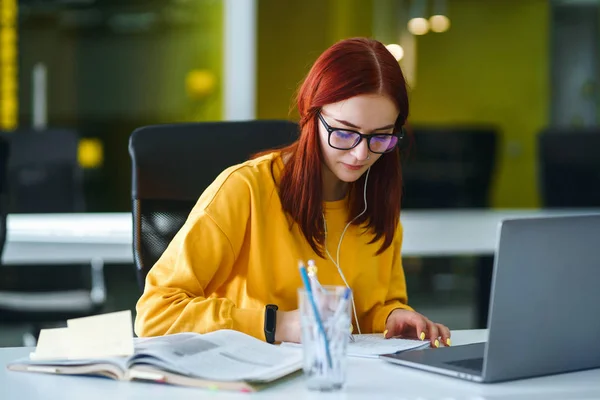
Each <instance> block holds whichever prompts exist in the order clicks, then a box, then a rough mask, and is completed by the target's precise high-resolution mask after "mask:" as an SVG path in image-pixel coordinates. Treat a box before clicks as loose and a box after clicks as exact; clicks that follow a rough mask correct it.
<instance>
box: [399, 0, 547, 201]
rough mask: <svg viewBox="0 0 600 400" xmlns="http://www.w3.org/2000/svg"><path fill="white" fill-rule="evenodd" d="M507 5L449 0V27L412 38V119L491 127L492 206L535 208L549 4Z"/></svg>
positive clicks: (533, 0) (531, 1) (544, 102)
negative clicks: (494, 154) (496, 149)
mask: <svg viewBox="0 0 600 400" xmlns="http://www.w3.org/2000/svg"><path fill="white" fill-rule="evenodd" d="M507 3H508V2H505V1H480V0H454V1H451V2H450V5H449V7H450V8H449V9H450V11H449V14H450V17H451V21H452V27H451V29H450V30H449V31H448V32H446V33H444V34H427V35H424V36H422V37H419V38H418V39H417V63H418V64H417V76H416V84H415V86H414V88H413V90H412V93H411V121H412V122H413V123H415V124H416V123H429V124H463V123H492V124H495V125H496V126H498V128H499V129H500V131H501V134H502V149H501V151H500V159H499V165H498V168H499V174H498V176H497V180H496V184H495V188H494V195H493V204H494V205H495V206H497V207H535V206H538V204H539V198H538V191H537V190H538V189H537V178H536V174H537V170H536V166H535V160H536V157H537V152H536V135H537V133H538V132H539V131H540V130H541V129H542V128H543V127H545V126H546V125H547V122H548V120H549V116H548V109H549V96H550V92H549V79H550V78H549V50H548V48H549V5H548V2H547V1H545V0H527V1H511V2H510V6H508V4H507Z"/></svg>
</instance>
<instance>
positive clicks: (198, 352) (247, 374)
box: [8, 330, 302, 391]
mask: <svg viewBox="0 0 600 400" xmlns="http://www.w3.org/2000/svg"><path fill="white" fill-rule="evenodd" d="M301 368H302V354H301V352H297V351H295V350H293V349H289V348H284V347H280V346H273V345H270V344H268V343H265V342H262V341H260V340H258V339H256V338H254V337H252V336H249V335H246V334H244V333H241V332H237V331H233V330H219V331H215V332H210V333H206V334H197V333H178V334H173V335H167V336H159V337H153V338H136V339H134V352H133V355H131V356H125V357H104V358H102V357H100V358H89V359H72V358H63V359H38V358H37V357H35V355H34V354H32V357H29V358H23V359H20V360H16V361H14V362H11V363H9V364H8V369H9V370H13V371H25V372H42V373H53V374H68V375H99V376H105V377H108V378H113V379H119V380H136V379H139V380H150V381H155V382H162V383H168V384H174V385H183V386H195V387H204V388H209V389H225V390H239V391H255V390H258V389H260V388H261V387H263V386H265V385H266V384H267V383H270V382H273V381H275V380H277V379H279V378H282V377H284V376H287V375H289V374H291V373H293V372H295V371H298V370H300V369H301Z"/></svg>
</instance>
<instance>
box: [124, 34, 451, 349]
mask: <svg viewBox="0 0 600 400" xmlns="http://www.w3.org/2000/svg"><path fill="white" fill-rule="evenodd" d="M297 104H298V111H299V113H300V122H299V125H300V137H299V139H298V140H297V141H296V142H295V143H294V144H292V145H291V146H289V147H287V148H284V149H282V150H279V151H268V152H266V153H263V154H262V155H260V156H258V157H257V158H254V159H253V160H250V161H248V162H245V163H243V164H240V165H236V166H233V167H231V168H228V169H227V170H225V171H224V172H223V173H221V175H220V176H219V177H217V179H216V180H215V181H214V182H213V183H212V184H211V185H210V186H209V187H208V188H207V189H206V191H205V192H204V193H203V194H202V195H201V196H200V198H199V200H198V202H197V204H196V205H195V207H194V209H193V210H192V212H191V213H190V215H189V217H188V219H187V221H186V223H185V225H184V226H183V228H182V229H181V230H180V231H179V233H178V234H177V235H176V236H175V238H174V239H173V241H172V243H171V244H170V245H169V247H168V248H167V250H166V251H165V253H164V254H163V255H162V257H161V258H160V259H159V260H158V262H157V263H156V265H154V267H153V268H152V269H151V271H150V273H149V274H148V276H147V279H146V285H145V290H144V293H143V295H142V296H141V298H140V299H139V301H138V304H137V318H136V322H135V329H136V333H137V334H138V335H139V336H156V335H163V334H167V333H175V332H184V331H192V332H200V333H203V332H209V331H213V330H216V329H236V330H239V331H242V332H245V333H247V334H250V335H252V336H255V337H257V338H259V339H262V340H267V341H269V342H273V341H293V342H299V341H300V321H299V314H298V311H297V289H298V288H299V287H301V286H302V281H301V278H300V274H299V272H298V260H308V259H314V260H315V261H316V264H317V267H318V277H319V280H320V281H321V283H322V284H324V285H325V284H326V285H346V286H348V287H350V288H351V289H352V291H353V309H354V321H353V329H354V332H355V333H356V332H362V333H367V332H384V335H385V336H386V337H392V336H403V337H411V338H419V339H421V340H425V339H427V340H429V341H430V342H431V346H433V347H439V346H440V345H442V344H443V345H446V346H449V345H450V331H449V330H448V328H447V327H445V326H443V325H441V324H436V323H434V322H432V321H430V320H428V319H427V318H426V317H425V316H423V315H421V314H419V313H417V312H415V311H414V310H413V309H412V308H411V307H409V306H408V304H407V294H406V283H405V278H404V272H403V269H402V259H401V255H400V252H401V247H402V226H401V224H400V198H401V187H402V177H401V171H400V158H399V157H400V156H399V150H398V143H399V142H400V141H401V140H402V136H403V129H402V127H403V125H404V123H405V122H406V118H407V116H408V97H407V92H406V84H405V80H404V77H403V75H402V71H401V69H400V67H399V65H398V63H397V62H396V60H395V59H394V57H393V56H392V55H391V54H390V53H389V51H388V50H387V49H386V48H385V46H383V45H382V44H381V43H379V42H377V41H374V40H369V39H364V38H355V39H348V40H344V41H341V42H338V43H336V44H334V45H333V46H332V47H330V48H329V49H327V50H326V51H325V52H324V53H323V54H322V55H321V56H320V57H319V58H318V60H317V61H316V62H315V64H314V65H313V67H312V69H311V70H310V72H309V74H308V76H307V77H306V79H305V81H304V83H303V84H302V85H301V87H300V90H299V93H298V99H297ZM265 315H266V317H265Z"/></svg>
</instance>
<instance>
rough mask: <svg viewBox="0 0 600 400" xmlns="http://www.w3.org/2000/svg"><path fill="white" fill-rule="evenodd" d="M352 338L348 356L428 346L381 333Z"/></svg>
mask: <svg viewBox="0 0 600 400" xmlns="http://www.w3.org/2000/svg"><path fill="white" fill-rule="evenodd" d="M352 337H353V340H352V341H350V342H349V343H348V356H350V357H364V358H379V356H380V355H382V354H391V353H400V352H402V351H408V350H415V349H420V348H423V347H429V345H430V342H429V341H422V340H415V339H401V338H390V339H386V338H384V337H383V334H381V333H368V334H362V335H352ZM282 347H288V348H296V349H301V348H302V345H301V344H299V343H287V342H286V343H283V344H282Z"/></svg>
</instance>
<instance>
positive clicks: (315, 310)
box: [298, 261, 332, 368]
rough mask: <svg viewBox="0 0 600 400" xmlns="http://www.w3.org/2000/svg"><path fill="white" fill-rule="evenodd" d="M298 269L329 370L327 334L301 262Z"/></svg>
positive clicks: (330, 364) (330, 362) (329, 358)
mask: <svg viewBox="0 0 600 400" xmlns="http://www.w3.org/2000/svg"><path fill="white" fill-rule="evenodd" d="M298 268H299V269H300V277H301V278H302V282H303V283H304V288H305V289H306V294H307V297H308V301H309V303H310V305H311V307H312V310H313V313H314V314H315V321H316V322H317V327H318V329H319V331H320V332H321V335H322V336H323V341H324V344H325V355H326V357H327V365H328V366H329V368H331V367H332V361H331V353H330V352H329V340H328V339H327V333H326V332H325V328H324V326H323V321H321V316H320V314H319V310H318V308H317V304H316V302H315V298H314V296H313V291H312V287H311V284H310V279H309V278H308V274H307V272H306V267H305V266H304V264H303V263H302V261H300V262H299V263H298Z"/></svg>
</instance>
